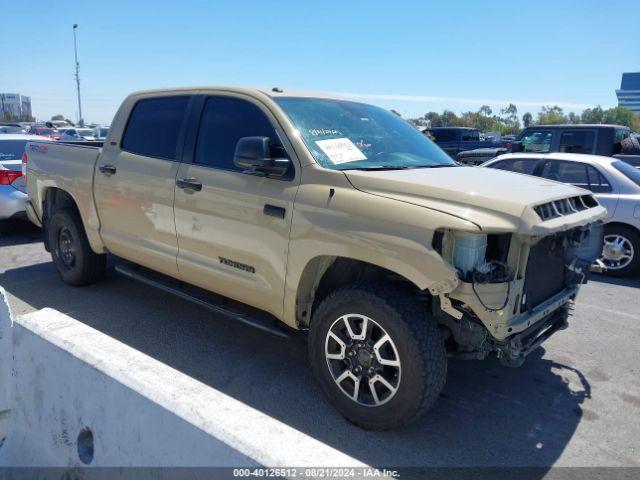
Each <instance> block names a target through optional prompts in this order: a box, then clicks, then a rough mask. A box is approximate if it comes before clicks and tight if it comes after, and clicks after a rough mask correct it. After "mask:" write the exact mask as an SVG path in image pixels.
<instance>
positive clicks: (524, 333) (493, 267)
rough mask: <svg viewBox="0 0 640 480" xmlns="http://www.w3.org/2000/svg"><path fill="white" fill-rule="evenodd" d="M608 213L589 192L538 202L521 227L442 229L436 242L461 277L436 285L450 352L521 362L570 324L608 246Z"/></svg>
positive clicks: (436, 307)
mask: <svg viewBox="0 0 640 480" xmlns="http://www.w3.org/2000/svg"><path fill="white" fill-rule="evenodd" d="M533 215H535V217H534V216H533ZM603 215H604V209H603V208H602V207H600V206H599V205H598V203H597V201H596V200H595V199H594V198H593V197H592V196H591V195H582V196H580V197H572V198H569V199H560V200H556V201H553V202H548V203H546V204H543V205H537V206H533V207H531V209H530V211H528V212H525V214H524V215H523V225H522V226H521V228H519V229H518V231H517V232H513V233H462V232H455V231H446V230H445V231H439V232H437V234H436V235H435V236H434V242H433V246H434V248H435V249H436V250H438V251H439V252H440V254H441V255H442V257H443V258H444V259H445V260H446V261H448V262H449V263H451V264H452V265H453V266H454V267H455V268H456V270H457V272H458V277H459V280H460V281H459V283H458V284H457V285H456V286H455V288H453V289H452V290H451V291H450V292H443V291H433V290H432V291H431V293H432V294H433V295H434V297H435V299H436V300H435V301H434V302H433V304H432V307H433V314H434V316H435V317H436V319H437V320H438V323H439V325H440V326H441V329H442V331H443V333H444V335H445V339H446V342H447V347H448V350H449V352H450V353H451V354H452V355H458V356H462V357H464V358H475V359H482V358H485V357H487V356H488V355H490V354H491V353H495V354H496V355H497V356H498V357H499V358H500V359H501V361H502V362H503V363H504V364H506V365H510V366H519V365H520V364H522V362H523V361H524V359H525V357H526V356H527V355H528V354H529V353H530V352H531V351H533V350H534V349H535V348H537V347H538V346H539V345H540V344H541V343H542V342H544V341H545V340H546V339H547V338H549V337H550V336H551V335H552V334H553V333H555V332H556V331H558V330H562V329H564V328H566V326H567V319H568V316H569V312H570V309H571V306H572V302H573V300H574V299H575V298H576V295H577V293H578V290H579V289H580V285H582V284H583V283H586V279H587V272H588V270H589V266H590V265H591V264H592V263H593V261H594V260H596V259H597V258H598V257H599V255H600V253H601V249H602V235H603V226H602V223H601V221H600V219H601V218H602V216H603Z"/></svg>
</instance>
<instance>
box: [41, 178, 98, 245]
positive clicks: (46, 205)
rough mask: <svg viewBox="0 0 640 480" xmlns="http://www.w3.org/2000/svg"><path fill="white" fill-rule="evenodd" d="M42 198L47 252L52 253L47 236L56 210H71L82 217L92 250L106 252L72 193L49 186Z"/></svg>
mask: <svg viewBox="0 0 640 480" xmlns="http://www.w3.org/2000/svg"><path fill="white" fill-rule="evenodd" d="M40 198H42V233H43V239H44V247H45V249H46V250H47V251H50V245H49V239H48V234H47V231H48V224H49V220H50V219H51V217H52V216H53V214H54V213H55V212H56V210H60V209H70V210H73V211H74V212H76V213H77V214H78V216H79V217H80V219H81V221H82V226H83V228H84V231H85V234H86V235H87V239H88V240H89V245H91V249H92V250H93V251H94V252H95V253H103V252H104V245H103V244H102V240H101V239H100V237H99V235H98V232H97V230H96V229H93V228H90V226H89V225H88V224H87V220H86V219H85V218H84V216H83V215H82V211H81V210H80V206H79V203H78V201H77V200H76V198H75V197H74V196H73V194H72V193H70V192H68V191H67V190H64V189H62V188H59V187H57V186H49V187H46V188H44V189H43V191H42V193H41V197H40Z"/></svg>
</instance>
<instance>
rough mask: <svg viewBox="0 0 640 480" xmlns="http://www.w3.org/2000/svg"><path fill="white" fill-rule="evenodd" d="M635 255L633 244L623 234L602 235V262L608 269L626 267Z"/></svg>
mask: <svg viewBox="0 0 640 480" xmlns="http://www.w3.org/2000/svg"><path fill="white" fill-rule="evenodd" d="M634 255H635V251H634V248H633V244H632V243H631V241H630V240H629V239H628V238H626V237H625V236H623V235H620V234H618V233H613V234H609V235H605V236H604V245H603V247H602V258H601V260H602V263H604V265H605V266H606V267H607V269H609V270H621V269H623V268H626V267H627V266H628V265H629V264H630V263H631V262H632V261H633V257H634Z"/></svg>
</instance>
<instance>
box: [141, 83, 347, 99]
mask: <svg viewBox="0 0 640 480" xmlns="http://www.w3.org/2000/svg"><path fill="white" fill-rule="evenodd" d="M201 92H230V93H244V94H247V95H253V96H255V95H256V94H257V95H266V96H267V97H271V98H279V97H307V98H327V99H334V100H347V99H348V98H347V97H344V96H340V95H335V94H329V93H324V92H310V91H301V90H291V89H286V88H280V87H271V88H269V87H267V88H264V87H262V88H250V87H223V86H202V87H183V88H180V87H176V88H158V89H150V90H139V91H137V92H132V93H131V94H130V95H129V96H148V95H154V94H157V95H170V94H178V93H182V94H184V93H192V94H195V93H201Z"/></svg>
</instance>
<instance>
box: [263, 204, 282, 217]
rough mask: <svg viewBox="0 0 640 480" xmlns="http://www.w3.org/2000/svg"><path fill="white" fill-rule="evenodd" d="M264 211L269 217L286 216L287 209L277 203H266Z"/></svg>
mask: <svg viewBox="0 0 640 480" xmlns="http://www.w3.org/2000/svg"><path fill="white" fill-rule="evenodd" d="M262 213H264V214H265V215H267V216H269V217H276V218H284V214H285V213H286V210H285V209H284V208H282V207H278V206H276V205H269V204H266V205H265V206H264V209H263V210H262Z"/></svg>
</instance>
